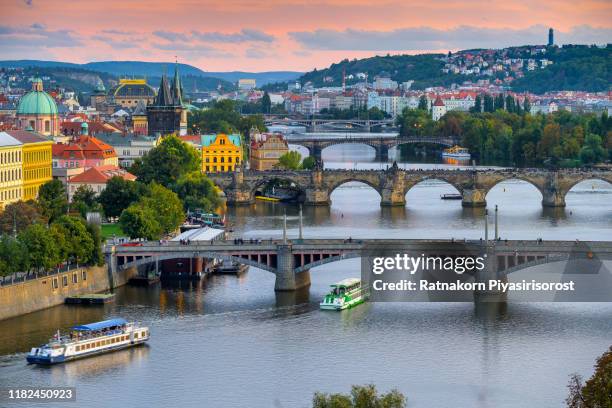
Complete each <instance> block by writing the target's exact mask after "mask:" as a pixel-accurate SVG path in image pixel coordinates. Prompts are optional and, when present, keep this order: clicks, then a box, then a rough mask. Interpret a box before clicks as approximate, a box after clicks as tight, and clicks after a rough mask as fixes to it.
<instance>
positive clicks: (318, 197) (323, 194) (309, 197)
mask: <svg viewBox="0 0 612 408" xmlns="http://www.w3.org/2000/svg"><path fill="white" fill-rule="evenodd" d="M330 204H331V201H330V199H329V192H328V191H327V190H326V189H324V188H316V187H315V188H307V189H306V199H305V200H304V205H313V206H315V205H321V206H323V205H330Z"/></svg>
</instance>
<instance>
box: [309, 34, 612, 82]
mask: <svg viewBox="0 0 612 408" xmlns="http://www.w3.org/2000/svg"><path fill="white" fill-rule="evenodd" d="M542 47H543V46H542ZM528 50H529V46H525V47H513V48H508V49H504V50H493V52H494V53H495V55H496V56H495V57H494V58H498V56H499V58H502V59H504V58H522V59H524V60H525V61H526V60H528V59H529V58H533V59H535V60H536V63H537V64H538V67H537V68H536V69H535V70H533V71H528V70H527V64H526V63H525V66H524V70H523V72H522V73H523V75H524V76H523V77H522V78H517V79H516V80H515V81H514V82H512V84H511V86H512V88H513V89H514V90H517V91H530V92H534V93H544V92H547V91H558V90H583V91H591V92H600V91H607V90H609V89H610V86H611V85H610V84H612V73H611V64H612V55H611V51H612V46H610V45H608V46H607V47H605V48H598V47H588V46H564V47H563V48H557V47H552V48H548V49H546V51H545V52H544V53H540V54H537V55H531V54H530V53H529V52H528ZM487 51H489V50H469V51H460V52H458V53H455V54H453V56H452V57H451V58H450V59H449V58H448V56H447V55H444V54H421V55H386V56H376V57H371V58H364V59H358V60H357V59H354V60H348V59H345V60H343V61H341V62H339V63H336V64H332V65H331V66H330V67H329V68H325V69H321V70H316V69H315V70H313V71H310V72H307V73H305V74H304V75H302V76H301V77H300V81H301V82H302V83H306V82H308V81H311V82H312V83H313V84H314V85H315V86H325V85H327V86H339V85H340V84H341V82H342V73H343V71H344V72H346V75H347V76H349V75H351V74H352V75H353V76H355V75H356V74H358V73H366V74H368V80H369V81H370V82H371V81H373V80H374V77H375V76H376V75H380V74H381V73H387V74H389V75H390V77H391V79H393V80H395V81H397V82H399V83H402V82H404V81H409V80H413V81H414V83H413V84H412V89H423V88H426V87H430V86H449V85H451V84H453V83H456V84H461V83H462V82H463V81H466V80H470V81H473V82H475V81H477V80H478V79H495V78H500V79H503V77H504V76H505V73H504V72H497V73H495V75H493V76H485V75H476V74H472V75H459V74H453V73H450V72H449V73H445V72H443V71H442V69H443V68H444V66H445V64H446V63H447V62H453V63H456V62H459V63H461V62H463V61H462V60H463V55H465V54H468V53H471V54H477V53H479V52H487ZM502 54H503V57H502V56H501V55H502ZM542 59H548V60H550V61H552V64H551V65H548V66H546V67H545V68H540V66H541V65H540V64H541V62H540V61H541V60H542ZM510 75H515V74H514V73H510ZM357 81H358V79H357V78H354V79H352V80H351V79H349V80H347V84H351V83H354V82H357Z"/></svg>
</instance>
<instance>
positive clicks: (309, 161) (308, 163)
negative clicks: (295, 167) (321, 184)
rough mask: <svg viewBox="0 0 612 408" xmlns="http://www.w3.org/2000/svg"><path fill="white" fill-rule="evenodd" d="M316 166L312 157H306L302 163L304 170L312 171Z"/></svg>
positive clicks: (315, 161)
mask: <svg viewBox="0 0 612 408" xmlns="http://www.w3.org/2000/svg"><path fill="white" fill-rule="evenodd" d="M316 165H317V160H316V159H315V158H314V157H312V156H308V157H306V158H305V159H304V160H303V161H302V168H303V169H304V170H312V169H314V168H315V166H316Z"/></svg>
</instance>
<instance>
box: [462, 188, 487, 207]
mask: <svg viewBox="0 0 612 408" xmlns="http://www.w3.org/2000/svg"><path fill="white" fill-rule="evenodd" d="M462 196H463V199H462V200H461V205H462V206H463V207H486V206H487V200H486V198H485V197H486V196H487V192H486V190H481V189H477V188H473V189H464V190H463V192H462Z"/></svg>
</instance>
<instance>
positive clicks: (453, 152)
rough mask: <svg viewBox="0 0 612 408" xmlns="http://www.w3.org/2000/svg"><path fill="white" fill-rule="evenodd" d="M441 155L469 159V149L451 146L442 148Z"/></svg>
mask: <svg viewBox="0 0 612 408" xmlns="http://www.w3.org/2000/svg"><path fill="white" fill-rule="evenodd" d="M442 157H454V158H457V159H469V158H470V157H471V155H470V151H469V149H467V148H465V147H461V146H453V147H449V148H448V149H444V151H443V152H442Z"/></svg>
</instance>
